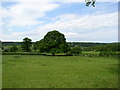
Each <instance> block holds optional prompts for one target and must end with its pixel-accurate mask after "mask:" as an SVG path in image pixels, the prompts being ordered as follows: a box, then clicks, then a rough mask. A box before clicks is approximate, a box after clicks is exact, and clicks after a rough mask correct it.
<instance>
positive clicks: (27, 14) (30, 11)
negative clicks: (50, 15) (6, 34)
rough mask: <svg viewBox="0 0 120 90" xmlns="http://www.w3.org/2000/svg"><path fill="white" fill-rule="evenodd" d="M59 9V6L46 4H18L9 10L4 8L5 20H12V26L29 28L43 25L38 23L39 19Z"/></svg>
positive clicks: (10, 22)
mask: <svg viewBox="0 0 120 90" xmlns="http://www.w3.org/2000/svg"><path fill="white" fill-rule="evenodd" d="M57 7H59V5H58V4H54V3H49V2H46V3H45V2H44V3H28V2H22V3H19V4H16V5H14V6H12V7H10V8H9V9H5V8H2V12H1V13H2V14H3V15H2V16H3V18H10V20H9V21H8V22H9V25H11V26H27V25H36V24H40V23H43V22H41V21H37V18H40V17H43V16H45V13H46V12H48V11H51V10H53V9H55V8H57Z"/></svg>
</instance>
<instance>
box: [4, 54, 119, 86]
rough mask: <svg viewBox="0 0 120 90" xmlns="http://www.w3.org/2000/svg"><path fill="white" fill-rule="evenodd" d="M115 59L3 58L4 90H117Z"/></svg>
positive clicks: (6, 56)
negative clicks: (73, 89) (41, 89)
mask: <svg viewBox="0 0 120 90" xmlns="http://www.w3.org/2000/svg"><path fill="white" fill-rule="evenodd" d="M117 67H118V60H117V59H116V58H105V57H104V58H102V57H82V56H59V57H58V56H37V55H36V56H34V55H32V56H30V55H26V56H25V55H22V56H12V55H3V88H117V87H118V72H117Z"/></svg>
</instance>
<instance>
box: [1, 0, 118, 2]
mask: <svg viewBox="0 0 120 90" xmlns="http://www.w3.org/2000/svg"><path fill="white" fill-rule="evenodd" d="M1 1H4V2H10V1H11V2H51V1H54V2H85V0H1ZM96 1H97V2H119V0H96Z"/></svg>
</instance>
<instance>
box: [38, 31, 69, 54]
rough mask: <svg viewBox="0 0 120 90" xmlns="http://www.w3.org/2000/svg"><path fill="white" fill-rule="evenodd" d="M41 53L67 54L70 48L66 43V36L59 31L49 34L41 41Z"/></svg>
mask: <svg viewBox="0 0 120 90" xmlns="http://www.w3.org/2000/svg"><path fill="white" fill-rule="evenodd" d="M39 50H40V52H47V53H52V54H53V55H55V53H67V51H68V50H69V46H68V44H67V43H66V38H65V36H64V34H62V33H60V32H59V31H57V30H53V31H50V32H48V33H47V34H46V35H45V36H44V38H43V39H42V40H40V41H39Z"/></svg>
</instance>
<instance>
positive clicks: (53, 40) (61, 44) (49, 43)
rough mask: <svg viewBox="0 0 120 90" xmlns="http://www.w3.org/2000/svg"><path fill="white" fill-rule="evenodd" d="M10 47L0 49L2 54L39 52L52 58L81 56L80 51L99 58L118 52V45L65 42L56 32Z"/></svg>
mask: <svg viewBox="0 0 120 90" xmlns="http://www.w3.org/2000/svg"><path fill="white" fill-rule="evenodd" d="M10 44H11V45H12V46H7V45H6V43H5V46H3V47H2V50H3V51H4V52H33V51H34V52H37V53H38V52H39V53H51V54H52V55H53V56H54V55H55V54H56V53H64V54H66V55H76V54H81V53H82V51H94V52H96V51H97V52H98V51H99V52H100V56H105V55H115V54H116V53H117V52H120V43H111V44H105V43H80V42H66V38H65V35H64V34H62V33H60V32H59V31H57V30H53V31H50V32H48V33H47V34H46V35H45V36H44V38H43V39H41V40H39V41H36V42H32V40H31V39H30V38H28V37H25V38H24V39H23V42H20V43H18V44H16V45H13V43H10Z"/></svg>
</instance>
